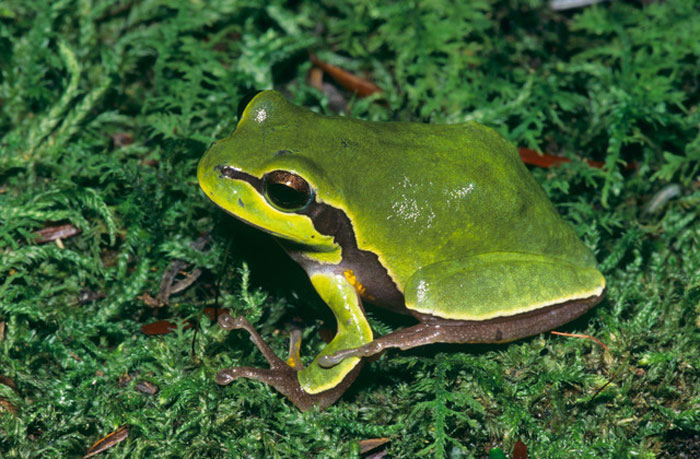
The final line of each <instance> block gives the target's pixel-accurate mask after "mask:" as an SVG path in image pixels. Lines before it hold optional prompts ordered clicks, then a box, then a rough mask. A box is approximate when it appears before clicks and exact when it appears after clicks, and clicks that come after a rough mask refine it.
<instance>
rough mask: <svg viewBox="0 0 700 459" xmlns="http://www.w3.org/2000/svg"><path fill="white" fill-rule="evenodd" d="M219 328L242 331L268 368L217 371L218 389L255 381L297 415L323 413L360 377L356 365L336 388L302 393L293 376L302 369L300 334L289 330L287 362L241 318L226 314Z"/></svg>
mask: <svg viewBox="0 0 700 459" xmlns="http://www.w3.org/2000/svg"><path fill="white" fill-rule="evenodd" d="M219 325H220V326H221V327H222V328H224V329H226V330H236V329H239V328H242V329H244V330H246V331H247V332H248V333H249V334H250V338H251V340H252V341H253V343H255V345H256V346H257V347H258V349H260V351H261V352H262V353H263V356H265V359H266V360H267V361H268V363H269V364H270V368H269V369H266V368H253V367H234V368H227V369H224V370H221V371H219V373H217V375H216V382H217V383H218V384H220V385H222V386H225V385H227V384H230V383H231V382H233V381H234V380H236V379H238V378H248V379H255V380H257V381H260V382H263V383H265V384H268V385H270V386H272V387H274V388H275V389H276V390H277V391H278V392H279V393H281V394H282V395H284V396H285V397H287V398H288V399H289V400H291V402H292V403H294V405H295V406H296V407H297V408H299V409H300V410H301V411H308V410H310V409H312V408H313V407H314V406H318V407H319V408H320V409H325V408H327V407H328V406H330V405H332V404H333V403H334V402H335V401H336V400H338V398H340V396H341V395H343V392H345V391H346V390H347V388H348V387H349V386H350V384H352V382H353V381H354V380H355V378H357V375H358V374H359V373H360V369H361V368H362V364H359V365H357V366H356V367H355V368H354V369H353V370H352V371H351V372H350V373H348V374H347V376H345V378H343V381H342V382H341V383H340V384H338V385H337V386H335V387H333V388H331V389H328V390H326V391H323V392H319V393H317V394H308V393H306V392H305V391H304V390H303V389H302V388H301V386H300V385H299V379H298V377H297V372H298V371H299V370H301V369H303V366H302V364H301V359H300V358H299V347H300V345H301V332H300V331H299V330H292V333H291V340H290V343H289V351H290V352H289V354H290V355H289V359H288V361H287V362H285V361H283V360H282V359H280V358H279V357H277V355H276V354H275V353H274V351H273V350H272V348H270V346H268V344H267V343H266V342H265V341H264V340H263V339H262V337H261V336H260V334H259V333H258V332H257V330H255V328H254V327H253V325H252V324H251V323H250V322H249V321H248V320H247V319H246V318H245V317H243V316H239V317H237V318H235V319H234V318H232V317H231V316H230V315H228V314H222V315H220V316H219Z"/></svg>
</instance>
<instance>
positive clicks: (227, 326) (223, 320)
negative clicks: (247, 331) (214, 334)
mask: <svg viewBox="0 0 700 459" xmlns="http://www.w3.org/2000/svg"><path fill="white" fill-rule="evenodd" d="M247 322H248V321H247V319H246V318H245V317H243V316H238V317H236V318H235V319H234V318H233V317H231V316H230V315H229V314H227V313H225V312H224V313H222V314H221V315H219V326H220V327H221V328H223V329H224V330H237V329H239V328H246V324H247Z"/></svg>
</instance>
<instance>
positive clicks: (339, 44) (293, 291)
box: [0, 0, 700, 458]
mask: <svg viewBox="0 0 700 459" xmlns="http://www.w3.org/2000/svg"><path fill="white" fill-rule="evenodd" d="M262 4H263V2H257V1H223V0H221V1H206V2H204V1H194V0H192V1H186V0H174V1H159V0H144V1H130V2H113V1H108V0H94V1H91V0H59V1H54V0H51V1H49V0H35V1H31V2H29V1H21V0H16V1H4V2H0V72H1V74H0V109H1V113H0V224H1V226H0V257H1V260H0V322H5V324H4V325H5V329H4V336H2V335H0V375H2V376H4V377H5V378H10V379H11V381H13V382H14V384H15V385H16V390H14V389H13V388H11V387H10V385H8V381H7V379H4V380H3V381H4V382H5V383H4V384H3V383H2V381H0V399H2V403H0V456H2V457H12V458H15V457H79V456H81V455H83V454H85V453H86V451H87V450H88V448H89V447H90V445H91V444H92V443H94V442H95V441H97V440H98V439H99V438H101V437H103V436H104V435H106V434H108V433H110V432H112V431H114V430H116V429H117V428H118V427H120V426H123V425H127V426H129V437H128V439H127V440H126V441H125V442H122V443H120V444H118V445H116V446H114V447H113V448H111V449H110V450H109V451H108V452H107V453H105V455H106V456H108V457H226V456H229V457H300V456H301V457H309V456H311V457H334V456H343V457H345V456H354V455H359V454H360V453H359V446H358V442H359V441H361V440H364V439H368V438H375V437H388V438H389V439H390V442H389V443H388V444H386V445H385V446H383V447H382V448H383V449H384V450H385V451H386V452H387V453H388V454H389V456H391V457H415V456H430V457H432V456H434V457H445V456H447V457H484V456H485V455H488V451H489V450H490V449H492V448H496V447H497V448H501V449H502V450H503V451H506V452H510V451H511V450H512V447H513V445H514V443H515V442H516V441H517V440H520V441H522V442H523V443H525V445H526V446H527V448H528V450H529V453H530V455H531V457H542V458H544V457H630V456H638V457H655V456H659V457H698V455H700V347H699V346H700V320H699V317H700V135H699V130H698V128H699V125H700V110H698V103H699V102H700V64H698V62H700V40H699V39H698V37H700V7H699V6H698V4H697V2H694V1H690V0H669V1H662V2H633V1H628V2H622V1H618V2H609V3H602V4H598V5H595V6H590V7H586V8H581V9H575V10H569V11H563V12H555V11H552V10H551V9H550V8H549V6H548V3H547V2H545V1H540V0H530V1H528V2H516V1H491V0H479V1H472V2H463V3H462V4H460V5H455V4H453V2H449V1H446V0H445V1H442V0H433V1H413V2H398V1H397V2H376V1H369V0H357V1H353V2H332V1H322V2H316V1H312V0H299V1H291V2H283V1H278V0H272V1H270V2H266V4H265V6H261V5H262ZM307 49H312V50H314V51H315V52H316V53H317V54H318V55H319V57H321V58H322V59H324V60H326V61H328V62H330V63H332V64H335V65H338V66H340V67H343V68H345V69H348V70H349V71H352V72H354V73H356V74H357V75H362V76H364V77H366V78H368V79H369V80H371V81H373V82H374V83H376V84H377V85H378V86H380V87H381V88H382V89H383V93H382V94H381V95H375V96H372V97H369V98H364V99H356V98H353V97H351V96H350V94H348V93H344V94H345V96H346V97H347V98H348V100H349V104H348V105H347V114H348V115H350V116H353V117H358V118H364V119H372V120H393V119H396V120H412V121H422V122H431V123H455V122H460V121H464V120H467V119H476V120H478V121H481V122H482V123H485V124H487V125H490V126H493V127H495V128H496V129H498V130H499V131H500V132H502V133H503V134H504V135H505V136H506V137H507V138H509V139H510V140H511V141H513V142H514V143H515V144H517V145H519V146H523V147H530V148H533V149H537V150H540V151H545V152H547V153H550V154H557V155H563V156H566V157H569V158H571V159H573V161H572V162H571V163H568V164H564V165H562V166H558V167H553V168H549V169H541V168H533V169H532V172H533V173H534V174H535V177H536V178H537V180H538V181H539V182H540V183H541V184H542V186H543V187H544V188H545V190H546V191H547V193H548V195H549V196H550V197H551V199H552V200H553V201H554V203H555V204H556V206H557V208H558V209H559V211H560V212H561V213H562V215H563V216H564V217H565V218H566V219H567V220H568V221H570V222H571V223H572V224H573V225H574V226H575V228H576V231H577V232H578V234H579V235H580V236H581V237H582V238H583V239H584V240H585V241H586V243H587V244H588V245H589V246H590V247H591V248H593V249H594V250H595V252H596V255H597V257H598V260H599V262H600V267H601V269H602V271H603V272H604V274H605V276H606V278H607V280H608V285H609V288H608V297H607V299H606V300H604V301H603V302H602V303H601V304H600V305H599V306H598V307H597V308H595V309H594V310H593V311H592V312H590V313H589V314H587V315H585V316H584V317H582V318H581V319H579V320H577V321H575V322H574V323H571V324H569V325H567V326H565V327H562V328H561V331H566V332H573V333H587V334H590V335H593V336H595V337H597V338H599V339H600V340H602V341H603V342H605V343H606V344H607V345H608V346H609V348H610V349H609V351H605V350H604V349H603V348H602V347H601V346H599V345H597V344H595V343H593V342H592V341H588V340H581V339H571V338H564V337H560V336H554V335H550V334H542V335H539V336H535V337H533V338H530V339H526V340H521V341H518V342H515V343H511V344H508V345H500V346H469V345H462V346H456V345H455V346H442V345H438V346H429V347H426V348H421V349H416V350H414V351H410V352H398V351H392V352H388V353H386V355H384V356H383V357H382V358H381V359H380V360H379V361H377V362H374V363H371V364H369V365H367V366H366V367H365V369H364V370H363V372H362V374H361V376H360V378H359V379H358V380H357V381H356V382H355V384H354V385H353V387H352V388H351V390H349V391H348V392H347V393H346V394H345V395H344V396H343V397H342V398H341V400H340V401H339V402H338V403H336V404H335V405H334V406H332V407H330V408H329V409H328V410H326V411H324V412H318V411H315V412H314V411H312V412H308V413H300V412H299V411H298V410H297V409H296V408H295V407H294V406H293V405H291V404H290V403H289V402H288V401H287V400H285V399H283V398H282V397H281V396H279V395H278V394H277V393H276V392H274V391H273V390H272V389H271V388H269V387H267V386H265V385H262V384H259V383H257V382H252V381H246V380H240V381H237V382H235V383H234V384H232V385H230V386H227V387H224V388H222V387H219V386H217V385H216V384H215V383H214V375H215V373H216V372H217V370H219V369H221V368H223V367H226V366H232V365H255V366H263V365H265V362H264V360H263V358H262V356H261V354H260V353H259V352H258V351H257V349H255V348H254V346H253V344H252V343H251V342H250V341H249V339H248V337H247V336H246V335H245V333H244V332H242V331H241V332H234V333H230V334H228V333H225V332H223V331H222V330H220V329H219V327H218V326H216V325H215V324H212V323H211V322H210V321H209V319H208V318H206V316H202V315H201V311H202V310H203V308H204V307H206V306H214V304H215V303H216V304H218V305H219V306H222V307H226V308H228V309H229V310H231V311H232V312H233V313H234V314H245V315H246V316H247V317H248V318H249V319H250V320H251V321H253V322H254V323H255V324H256V326H257V327H258V328H259V329H260V330H261V332H262V333H263V336H264V337H265V339H266V340H268V342H270V343H271V344H272V345H273V347H274V348H275V350H276V351H277V352H278V353H279V354H280V355H285V353H286V340H287V335H286V333H285V330H286V329H287V328H288V327H289V324H290V323H292V322H296V323H299V324H301V325H302V326H303V327H304V339H305V341H304V345H303V349H302V355H304V356H305V357H307V358H309V357H311V356H313V355H314V354H315V353H316V352H318V350H319V349H320V348H321V347H322V346H323V341H322V340H321V338H320V333H319V332H320V331H321V329H322V328H331V329H332V328H333V321H332V316H331V315H330V313H329V312H328V310H327V308H326V307H325V306H324V305H323V303H322V302H321V301H320V300H319V299H318V298H317V297H316V295H315V294H314V292H313V290H312V289H311V287H310V285H309V284H308V281H307V280H306V278H305V276H304V273H303V272H301V271H300V270H299V269H298V268H297V267H296V266H295V265H294V264H293V263H292V262H290V261H289V260H288V259H287V258H286V257H285V255H284V254H283V253H282V252H281V251H280V250H279V249H277V247H276V246H275V244H274V243H273V241H272V240H271V239H270V238H269V237H268V236H266V235H263V234H261V233H259V232H257V231H255V230H252V229H250V228H247V227H246V226H245V225H243V224H241V223H239V222H236V221H234V220H233V219H232V218H230V217H229V216H227V215H225V214H224V213H223V212H222V211H220V210H219V209H217V208H215V206H214V205H212V204H211V203H209V202H208V201H207V199H206V198H205V197H204V196H203V195H202V193H201V192H200V190H199V188H198V186H197V182H196V177H195V169H196V165H197V161H198V159H199V158H200V157H201V156H202V154H203V153H204V151H205V150H206V148H207V146H208V145H209V143H210V142H211V141H212V140H214V139H217V138H222V137H225V136H226V135H227V134H228V133H229V132H230V131H232V130H233V128H234V127H235V125H236V121H237V116H236V106H237V103H238V100H239V99H240V98H241V97H242V96H243V95H244V94H245V93H246V92H247V91H248V90H250V89H251V88H276V89H279V90H281V91H283V92H285V94H287V95H288V97H289V98H290V99H291V100H293V101H294V102H295V103H298V104H302V105H305V106H308V107H310V108H312V109H314V110H317V111H319V112H322V113H332V109H331V108H330V105H329V103H328V99H327V97H326V96H325V95H324V94H323V93H321V92H319V91H317V90H316V89H313V88H311V87H310V86H309V85H308V84H307V82H306V75H307V72H308V71H309V69H310V68H311V63H310V62H309V58H308V52H307ZM329 82H330V80H329ZM341 93H342V90H341ZM582 158H585V159H591V160H598V161H604V162H605V166H604V167H603V168H602V169H597V168H593V167H590V166H588V165H587V164H586V163H584V162H583V161H581V159H582ZM348 167H352V165H351V164H349V165H348ZM669 187H670V188H669ZM660 191H661V192H662V194H658V193H659V192H660ZM669 191H670V192H671V193H670V196H671V198H670V199H666V198H665V197H668V196H669V194H663V192H666V193H668V192H669ZM676 191H677V193H675V194H674V192H676ZM68 223H70V224H72V225H74V226H75V227H77V228H79V229H80V230H81V233H80V234H79V235H77V236H75V237H71V238H67V239H64V240H63V247H61V246H59V245H57V244H56V243H53V242H51V243H44V244H40V243H39V242H38V239H37V236H36V233H35V232H36V231H38V230H41V229H42V228H45V227H48V226H53V225H57V224H68ZM204 233H209V234H210V237H211V241H210V243H209V244H208V246H207V248H206V249H205V251H198V250H196V249H193V248H192V247H191V246H190V244H191V243H192V242H193V241H194V240H196V239H197V238H198V237H199V236H200V235H201V234H204ZM407 250H410V248H409V249H407ZM177 259H180V260H185V261H187V262H190V263H192V266H191V267H190V268H188V271H189V272H191V271H192V270H193V269H194V268H201V269H202V271H203V274H202V276H201V277H200V278H199V279H198V280H197V281H196V282H195V283H194V284H193V285H192V286H191V287H189V288H188V289H187V290H185V291H184V292H182V293H181V294H179V295H177V296H173V297H172V298H171V301H170V305H169V306H165V307H163V308H160V309H158V310H157V311H154V309H153V308H151V307H149V306H148V305H147V304H146V302H145V301H144V300H143V298H144V297H143V295H144V294H146V293H149V294H150V295H152V296H156V295H157V293H158V291H159V285H160V280H161V277H162V275H163V273H164V271H165V270H166V269H167V267H168V266H169V265H170V264H171V263H172V262H173V261H174V260H177ZM370 314H371V322H372V324H373V326H374V327H375V329H376V330H377V332H379V333H386V332H388V331H390V330H393V329H396V328H399V327H401V326H404V325H406V323H407V322H406V321H405V320H404V319H401V318H396V317H393V316H391V315H390V314H384V313H381V312H379V311H376V310H374V309H371V310H370ZM157 319H171V320H172V321H173V322H175V323H182V321H183V320H185V319H192V320H194V321H195V322H196V323H197V325H198V326H197V328H198V333H197V337H196V340H195V341H194V346H193V344H192V343H193V333H194V332H193V330H192V329H185V328H184V327H180V328H179V329H178V330H177V331H175V332H173V333H171V334H167V335H162V336H150V335H146V334H144V333H142V332H141V330H140V327H141V326H142V325H144V324H146V323H149V322H153V321H155V320H157ZM0 326H1V325H0ZM192 349H193V350H194V354H192ZM140 381H149V382H151V383H153V384H155V385H157V386H158V387H159V389H160V390H159V392H158V393H157V395H147V394H144V393H142V392H139V391H137V390H135V387H136V384H137V383H138V382H140ZM13 411H14V412H13ZM683 454H685V455H686V456H682V455H683Z"/></svg>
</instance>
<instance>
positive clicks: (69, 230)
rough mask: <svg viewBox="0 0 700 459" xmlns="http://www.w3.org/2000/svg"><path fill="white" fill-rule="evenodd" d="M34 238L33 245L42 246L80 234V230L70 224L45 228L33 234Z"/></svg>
mask: <svg viewBox="0 0 700 459" xmlns="http://www.w3.org/2000/svg"><path fill="white" fill-rule="evenodd" d="M33 234H34V235H35V236H37V237H36V239H34V243H36V244H44V243H46V242H52V241H60V240H61V239H67V238H69V237H73V236H75V235H77V234H80V229H79V228H76V227H75V226H73V225H72V224H70V223H68V224H66V225H59V226H47V227H46V228H42V229H40V230H38V231H34V233H33Z"/></svg>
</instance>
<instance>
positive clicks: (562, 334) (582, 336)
mask: <svg viewBox="0 0 700 459" xmlns="http://www.w3.org/2000/svg"><path fill="white" fill-rule="evenodd" d="M549 333H551V334H553V335H561V336H568V337H570V338H587V339H590V340H592V341H595V342H596V343H598V344H600V345H601V346H603V349H605V350H606V351H609V350H610V348H609V347H608V346H606V345H605V344H603V342H602V341H600V340H599V339H598V338H595V337H593V336H591V335H580V334H578V333H564V332H558V331H550V332H549Z"/></svg>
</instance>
